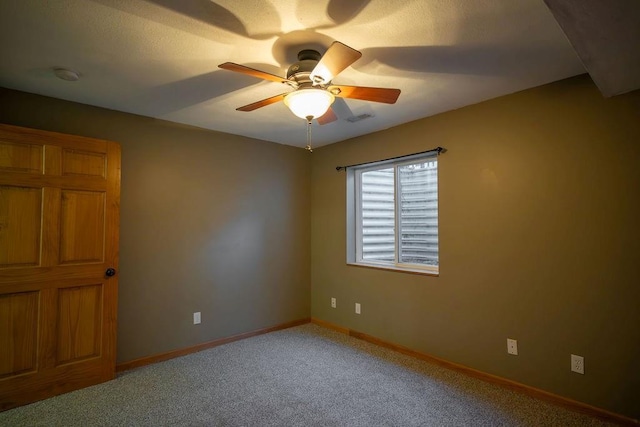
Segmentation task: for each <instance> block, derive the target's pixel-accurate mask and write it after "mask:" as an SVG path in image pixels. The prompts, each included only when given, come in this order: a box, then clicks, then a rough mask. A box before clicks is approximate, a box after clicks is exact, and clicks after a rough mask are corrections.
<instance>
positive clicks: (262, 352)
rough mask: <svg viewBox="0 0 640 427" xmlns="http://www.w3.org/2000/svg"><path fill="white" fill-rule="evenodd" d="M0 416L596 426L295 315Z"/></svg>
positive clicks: (98, 421) (79, 420) (69, 421)
mask: <svg viewBox="0 0 640 427" xmlns="http://www.w3.org/2000/svg"><path fill="white" fill-rule="evenodd" d="M0 425H1V426H366V427H371V426H536V427H539V426H604V425H609V424H606V423H604V422H602V421H599V420H597V419H593V418H590V417H588V416H586V415H582V414H579V413H574V412H571V411H568V410H566V409H564V408H560V407H556V406H553V405H551V404H548V403H546V402H542V401H538V400H535V399H533V398H530V397H528V396H526V395H522V394H519V393H516V392H513V391H510V390H507V389H504V388H501V387H499V386H495V385H492V384H488V383H485V382H483V381H480V380H477V379H474V378H470V377H467V376H465V375H462V374H459V373H457V372H453V371H450V370H447V369H444V368H441V367H438V366H435V365H431V364H429V363H427V362H423V361H420V360H416V359H413V358H411V357H408V356H404V355H401V354H398V353H396V352H393V351H391V350H387V349H384V348H380V347H377V346H374V345H371V344H369V343H366V342H363V341H361V340H357V339H354V338H351V337H349V336H346V335H342V334H339V333H336V332H333V331H330V330H327V329H324V328H321V327H319V326H316V325H312V324H307V325H303V326H298V327H295V328H291V329H286V330H283V331H278V332H273V333H270V334H266V335H261V336H257V337H254V338H250V339H246V340H242V341H237V342H234V343H230V344H226V345H224V346H220V347H215V348H212V349H210V350H206V351H202V352H200V353H195V354H192V355H189V356H185V357H181V358H177V359H173V360H169V361H167V362H163V363H158V364H155V365H151V366H147V367H143V368H139V369H136V370H132V371H128V372H125V373H123V374H121V375H120V376H118V378H117V379H115V380H114V381H110V382H108V383H105V384H101V385H98V386H94V387H89V388H86V389H83V390H79V391H76V392H73V393H68V394H66V395H62V396H58V397H55V398H52V399H48V400H45V401H42V402H37V403H34V404H31V405H28V406H24V407H21V408H16V409H13V410H10V411H6V412H3V413H0Z"/></svg>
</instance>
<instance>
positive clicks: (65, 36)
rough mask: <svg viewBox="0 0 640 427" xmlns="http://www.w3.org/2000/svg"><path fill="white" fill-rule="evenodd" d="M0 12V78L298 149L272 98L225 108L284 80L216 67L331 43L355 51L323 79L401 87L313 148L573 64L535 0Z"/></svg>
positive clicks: (163, 3)
mask: <svg viewBox="0 0 640 427" xmlns="http://www.w3.org/2000/svg"><path fill="white" fill-rule="evenodd" d="M0 19H1V25H0V55H1V56H0V57H1V58H2V60H1V61H2V62H1V64H0V86H4V87H8V88H12V89H18V90H22V91H26V92H32V93H37V94H42V95H47V96H52V97H56V98H62V99H67V100H72V101H76V102H81V103H85V104H90V105H97V106H101V107H106V108H111V109H114V110H120V111H126V112H130V113H135V114H140V115H144V116H150V117H156V118H161V119H166V120H170V121H174V122H179V123H185V124H190V125H195V126H199V127H203V128H207V129H213V130H217V131H222V132H228V133H232V134H239V135H245V136H249V137H254V138H259V139H263V140H267V141H273V142H278V143H282V144H288V145H293V146H299V147H304V145H305V144H306V141H305V137H306V129H305V122H304V121H303V120H301V119H298V118H297V117H295V116H294V115H293V114H292V113H291V112H289V111H288V109H287V108H286V106H285V105H284V104H283V103H277V104H274V105H270V106H267V107H264V108H261V109H259V110H256V111H254V112H249V113H246V112H238V111H236V110H235V108H237V107H240V106H242V105H245V104H248V103H251V102H254V101H257V100H260V99H263V98H267V97H270V96H273V95H276V94H279V93H282V92H284V91H286V87H285V88H283V85H281V84H278V83H273V82H267V81H262V80H259V79H256V78H252V77H249V76H245V75H241V74H237V73H233V72H230V71H225V70H221V69H219V68H218V67H217V66H218V65H219V64H221V63H223V62H227V61H229V62H236V63H239V64H243V65H247V66H250V67H253V68H258V69H261V70H264V71H267V72H270V73H273V74H278V75H283V76H284V73H285V70H286V68H287V67H288V66H289V65H290V64H291V63H292V62H294V61H295V58H296V54H297V52H298V51H299V50H301V49H305V48H316V49H318V50H320V51H321V53H323V52H324V50H325V49H326V48H327V47H328V46H329V44H330V43H331V42H332V41H334V40H339V41H341V42H343V43H345V44H347V45H349V46H351V47H353V48H355V49H358V50H360V51H361V52H362V54H363V56H362V58H361V59H360V60H359V61H357V62H356V63H354V64H353V65H352V66H351V67H349V68H347V69H346V70H345V71H344V72H342V73H341V74H340V75H338V76H337V77H336V78H335V79H334V83H336V84H346V85H359V86H373V87H391V88H399V89H401V90H402V93H401V95H400V98H399V100H398V102H397V103H396V104H395V105H387V104H379V103H373V102H365V101H359V100H350V99H349V100H346V101H345V100H338V101H337V102H336V103H335V104H334V110H335V112H336V114H337V115H338V117H339V120H338V121H336V122H333V123H330V124H327V125H324V126H319V125H317V124H316V123H314V126H313V144H314V146H321V145H325V144H329V143H333V142H337V141H341V140H345V139H348V138H351V137H354V136H358V135H363V134H366V133H371V132H375V131H378V130H381V129H385V128H389V127H392V126H396V125H399V124H402V123H406V122H409V121H412V120H416V119H419V118H423V117H427V116H431V115H434V114H437V113H440V112H444V111H448V110H452V109H456V108H460V107H463V106H465V105H470V104H474V103H477V102H480V101H483V100H486V99H490V98H494V97H497V96H501V95H505V94H508V93H512V92H516V91H520V90H524V89H527V88H530V87H534V86H539V85H542V84H545V83H548V82H552V81H555V80H559V79H563V78H566V77H570V76H574V75H577V74H581V73H584V72H585V69H584V67H583V66H582V64H581V62H580V60H579V59H578V57H577V55H576V54H575V53H574V51H573V49H572V47H571V45H570V44H569V42H568V41H567V39H566V37H565V35H564V34H563V32H562V30H561V29H560V27H559V26H558V24H557V23H556V21H555V20H554V18H553V16H552V14H551V12H550V11H549V10H548V9H547V7H546V5H545V4H544V2H543V1H542V0H518V1H513V0H475V1H468V0H350V1H348V2H347V1H338V0H317V1H313V2H311V1H302V0H298V1H293V0H272V1H268V0H243V1H237V0H217V1H215V2H214V1H210V0H190V1H186V0H185V1H178V0H48V1H42V0H20V1H2V2H0ZM54 67H66V68H70V69H73V70H76V71H78V72H79V73H80V74H81V79H80V80H79V81H77V82H67V81H63V80H59V79H57V78H56V77H55V76H54V75H53V73H52V69H53V68H54ZM361 114H369V115H372V116H373V117H371V118H368V119H365V120H362V121H359V122H355V123H351V122H349V121H347V120H346V119H348V118H350V117H353V116H359V115H361Z"/></svg>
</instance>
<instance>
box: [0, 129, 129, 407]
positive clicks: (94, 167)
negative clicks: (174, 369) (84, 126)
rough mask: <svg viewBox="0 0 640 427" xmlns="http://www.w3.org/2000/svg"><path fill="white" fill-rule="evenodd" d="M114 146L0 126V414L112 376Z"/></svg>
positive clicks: (116, 161) (117, 182)
mask: <svg viewBox="0 0 640 427" xmlns="http://www.w3.org/2000/svg"><path fill="white" fill-rule="evenodd" d="M119 200H120V146H119V145H118V144H117V143H114V142H109V141H103V140H97V139H92V138H83V137H78V136H71V135H63V134H59V133H54V132H44V131H37V130H32V129H25V128H19V127H15V126H7V125H0V410H4V409H9V408H12V407H14V406H18V405H22V404H26V403H30V402H33V401H36V400H40V399H44V398H47V397H50V396H53V395H56V394H60V393H64V392H67V391H71V390H74V389H77V388H80V387H85V386H88V385H93V384H97V383H99V382H103V381H107V380H109V379H112V378H113V377H114V375H115V358H116V347H115V346H116V313H117V295H118V275H117V274H116V275H115V276H113V277H110V278H108V277H105V275H104V272H105V270H106V269H107V268H110V267H111V268H115V269H116V270H117V268H118V229H119Z"/></svg>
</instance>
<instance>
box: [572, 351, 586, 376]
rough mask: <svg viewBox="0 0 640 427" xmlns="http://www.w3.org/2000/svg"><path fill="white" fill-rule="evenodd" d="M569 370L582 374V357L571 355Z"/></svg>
mask: <svg viewBox="0 0 640 427" xmlns="http://www.w3.org/2000/svg"><path fill="white" fill-rule="evenodd" d="M571 372H575V373H577V374H582V375H584V357H582V356H578V355H575V354H572V355H571Z"/></svg>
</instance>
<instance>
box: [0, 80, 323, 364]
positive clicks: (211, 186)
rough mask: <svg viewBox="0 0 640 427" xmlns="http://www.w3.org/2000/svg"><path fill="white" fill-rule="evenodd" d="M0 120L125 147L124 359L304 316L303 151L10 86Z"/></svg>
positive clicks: (0, 94)
mask: <svg viewBox="0 0 640 427" xmlns="http://www.w3.org/2000/svg"><path fill="white" fill-rule="evenodd" d="M0 122H3V123H9V124H14V125H19V126H26V127H32V128H37V129H45V130H53V131H58V132H65V133H71V134H77V135H84V136H91V137H98V138H104V139H110V140H114V141H117V142H119V143H120V144H121V145H122V198H121V229H120V276H119V277H120V296H119V318H118V361H119V362H124V361H129V360H133V359H136V358H140V357H145V356H151V355H157V354H159V353H163V352H166V351H170V350H173V349H180V348H185V347H189V346H192V345H195V344H199V343H203V342H207V341H210V340H214V339H217V338H221V337H228V336H231V335H235V334H238V333H242V332H248V331H254V330H256V329H260V328H265V327H269V326H273V325H277V324H281V323H284V322H288V321H292V320H298V319H302V318H306V317H309V311H310V308H309V307H310V290H309V280H310V224H309V218H310V212H309V209H310V196H309V191H308V190H309V187H310V175H311V165H310V157H309V153H307V152H306V151H305V150H303V149H296V148H292V147H287V146H282V145H277V144H269V143H265V142H263V141H256V140H252V139H248V138H243V137H238V136H233V135H227V134H222V133H216V132H210V131H205V130H202V129H196V128H190V127H186V126H180V125H175V124H171V123H168V122H163V121H160V120H154V119H149V118H144V117H140V116H134V115H131V114H126V113H119V112H115V111H110V110H105V109H100V108H95V107H89V106H86V105H81V104H76V103H71V102H66V101H61V100H55V99H51V98H45V97H40V96H36V95H29V94H25V93H20V92H14V91H9V90H6V89H0ZM195 311H200V312H202V324H201V325H197V326H194V325H193V324H192V314H193V312H195Z"/></svg>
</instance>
